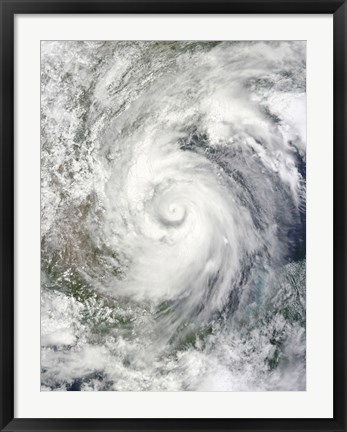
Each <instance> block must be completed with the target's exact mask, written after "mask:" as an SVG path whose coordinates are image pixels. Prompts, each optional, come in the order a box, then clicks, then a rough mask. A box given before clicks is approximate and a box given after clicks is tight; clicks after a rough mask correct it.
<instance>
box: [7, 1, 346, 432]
mask: <svg viewBox="0 0 347 432" xmlns="http://www.w3.org/2000/svg"><path fill="white" fill-rule="evenodd" d="M58 3H60V7H61V8H63V9H64V8H66V9H68V8H69V7H68V6H67V3H66V2H65V1H61V2H57V1H53V2H52V1H50V0H46V1H45V2H44V3H43V2H41V1H36V2H33V1H31V0H28V1H26V0H24V1H23V2H21V3H20V2H16V1H13V2H9V1H6V0H5V1H3V0H0V22H1V27H2V29H1V39H2V40H1V50H2V53H1V58H0V70H1V75H0V81H1V88H0V119H1V121H2V123H1V124H0V128H1V131H0V133H1V143H0V167H1V168H0V169H1V182H0V277H1V287H0V314H1V316H0V322H1V333H0V335H1V346H0V430H4V431H8V432H9V431H19V430H21V431H25V430H33V431H34V430H41V431H43V430H47V431H48V430H55V431H57V430H58V428H59V426H58V424H60V425H62V423H65V422H66V421H67V420H68V419H64V420H65V421H64V420H63V419H56V420H55V419H14V385H13V384H14V382H13V379H14V353H13V348H14V345H13V335H14V333H13V330H14V329H13V318H14V309H13V306H14V302H13V300H14V297H13V291H14V290H13V286H14V241H13V239H14V208H13V205H14V182H13V174H14V167H13V163H14V158H13V156H14V146H13V145H12V143H13V132H14V118H13V116H14V113H13V107H14V93H13V90H14V67H13V55H14V45H13V39H14V33H13V31H14V13H16V12H17V11H18V12H19V13H20V12H22V10H21V9H24V10H23V13H30V9H31V6H32V5H35V8H36V9H37V12H38V13H40V9H41V13H42V11H43V10H44V11H46V13H47V11H48V10H49V9H50V7H51V6H53V7H52V8H51V10H52V12H53V13H57V11H55V12H54V9H55V7H54V5H55V6H57V4H58ZM85 3H87V4H88V3H89V2H85ZM91 3H92V2H91ZM102 3H103V4H105V3H109V4H110V3H111V2H102ZM115 3H117V2H115ZM129 3H130V4H131V3H132V1H130V2H129ZM141 3H142V2H141ZM153 3H154V2H152V6H153ZM245 3H246V2H245ZM260 3H261V2H259V4H260ZM264 3H267V4H269V3H275V1H271V2H269V1H266V2H264ZM288 3H291V4H292V7H294V3H295V5H298V3H296V2H294V1H291V2H287V4H288ZM317 3H319V1H318V2H317ZM328 3H329V2H325V3H324V4H322V6H321V8H322V10H321V11H320V12H318V13H324V12H325V13H329V12H330V11H333V12H335V14H334V96H335V98H334V143H336V142H337V141H336V140H338V142H340V141H341V144H340V145H339V146H338V147H339V150H338V151H334V166H336V167H338V169H335V171H336V172H334V185H335V187H337V190H335V188H334V222H335V227H334V234H335V235H334V240H335V243H336V244H334V255H335V261H334V279H335V275H336V274H337V269H339V271H340V275H339V278H338V279H335V289H336V288H337V286H336V282H338V283H339V284H342V287H341V288H342V289H341V291H342V293H343V294H341V296H340V297H339V299H338V300H337V299H336V296H335V298H334V309H335V311H337V316H338V318H339V319H338V321H339V323H340V324H342V325H341V326H340V327H339V337H338V338H337V337H336V331H334V347H335V348H334V354H335V359H334V420H333V419H331V422H329V421H328V422H326V426H325V427H324V425H323V422H322V423H321V426H320V427H317V429H316V427H314V426H312V424H311V426H309V425H307V426H306V427H305V426H304V421H303V422H302V429H301V430H311V431H313V430H319V429H321V430H330V431H345V425H346V422H345V420H346V412H347V405H346V403H347V388H346V385H345V384H346V364H345V359H346V358H347V345H346V339H345V335H346V324H347V323H346V312H347V303H346V263H347V250H346V242H345V240H346V238H347V221H346V218H345V215H346V214H347V211H346V205H347V203H346V196H345V194H346V191H347V175H346V174H345V168H346V167H347V151H346V136H347V134H346V128H347V126H346V123H347V119H346V112H347V108H346V100H347V94H346V87H347V86H346V82H347V73H346V71H347V56H346V48H347V37H346V36H347V35H346V26H347V6H346V2H343V4H342V5H341V2H340V3H339V4H338V2H336V1H334V2H330V5H329V7H330V10H329V11H328V10H327V8H328V6H327V4H328ZM73 4H74V5H75V6H76V5H77V3H76V2H74V3H73ZM94 4H95V2H94ZM123 4H124V2H123ZM137 4H139V2H137ZM253 4H254V2H253ZM281 4H282V2H281V1H278V2H277V6H278V8H281ZM157 5H158V3H157ZM79 6H82V5H81V4H79ZM127 8H128V7H127ZM87 9H88V8H87ZM332 9H333V10H332ZM33 12H36V11H35V10H33V9H31V13H33ZM264 12H266V11H264ZM312 12H313V8H312ZM316 12H317V11H316ZM86 13H88V12H86ZM279 13H285V11H283V12H279ZM335 24H338V25H337V26H336V25H335ZM337 40H338V41H339V43H338V44H337V43H336V41H337ZM5 58H6V60H10V62H9V64H8V65H7V64H6V68H5ZM338 58H340V61H338ZM336 65H338V68H337V67H336ZM337 82H338V83H339V85H338V88H337ZM338 94H339V95H341V96H340V97H338V98H337V97H336V96H337V95H338ZM5 108H6V111H5ZM336 147H337V146H336ZM335 163H336V165H335ZM337 198H339V201H340V202H341V200H342V205H338V202H337ZM337 212H339V214H338V215H337V214H336V213H337ZM335 230H336V231H335ZM342 230H343V231H342ZM341 231H342V232H343V235H341ZM336 239H339V240H338V241H336ZM337 251H339V253H340V255H337V253H336V252H337ZM341 252H342V253H341ZM336 258H338V259H336ZM334 322H336V321H335V320H334ZM336 327H337V326H336V324H334V330H336ZM5 347H6V349H5ZM336 353H337V354H338V355H337V356H336ZM336 357H337V358H336ZM337 371H338V372H339V375H337V373H336V372H337ZM341 378H342V379H341ZM335 389H337V392H335ZM336 395H338V396H339V403H337V404H336V402H337V400H336V397H335V396H336ZM59 420H60V421H59ZM71 420H72V421H71V422H70V421H69V423H70V424H71V425H72V424H74V425H75V427H74V428H73V429H71V427H69V426H67V425H66V423H65V427H64V426H63V428H59V430H65V431H69V430H70V431H72V430H75V431H77V430H79V431H82V430H86V429H83V426H82V424H83V423H84V422H85V421H86V419H71ZM99 420H100V423H99V425H100V428H96V429H95V428H94V427H93V428H88V429H89V430H99V431H102V430H105V431H106V430H116V429H115V428H116V426H114V427H112V428H109V427H108V426H106V424H105V426H106V428H105V429H104V428H103V426H104V424H103V423H104V420H103V419H99ZM110 420H111V419H110ZM139 420H140V419H139ZM254 420H255V419H254ZM282 420H283V422H285V419H282ZM297 420H299V419H297ZM311 420H316V421H317V422H318V421H319V419H311ZM55 421H56V423H55V426H53V422H55ZM80 421H81V422H80ZM123 421H124V419H123ZM123 421H122V420H121V423H123ZM307 421H310V420H309V419H307ZM78 423H79V425H78ZM106 423H109V422H107V421H106ZM134 423H137V424H139V422H136V421H135V422H134ZM163 423H165V421H164V422H163ZM187 423H189V419H187ZM324 423H325V422H324ZM109 424H110V423H109ZM289 424H290V423H289ZM289 424H288V426H287V427H284V428H281V429H278V430H282V431H285V430H287V431H290V430H293V428H292V427H290V426H289ZM123 425H124V423H123ZM143 425H144V428H141V429H139V428H138V427H136V426H135V427H132V426H131V425H130V424H129V425H127V427H126V428H124V429H122V426H120V428H119V429H118V431H121V430H128V431H130V430H146V429H147V430H150V429H149V428H148V427H146V426H145V422H144V423H143ZM52 426H53V427H52ZM66 426H67V427H66ZM81 427H82V429H81ZM230 427H231V425H230ZM230 427H229V428H227V429H224V430H231V429H230ZM264 427H265V424H263V425H262V426H261V427H260V428H259V429H258V430H271V429H273V427H269V428H267V427H265V428H264ZM36 428H37V429H36ZM155 429H156V430H160V429H161V427H160V426H159V428H158V429H157V428H155ZM170 429H171V430H172V431H173V430H175V429H177V428H176V427H175V426H172V427H170ZM183 429H185V427H183V428H182V429H181V430H182V432H183ZM187 429H188V430H192V429H189V428H187ZM198 429H199V428H196V429H195V430H198ZM203 429H205V428H203ZM242 429H244V428H240V429H239V428H238V427H236V428H235V429H233V430H234V431H236V430H242ZM153 430H154V429H153ZM200 430H201V429H200ZM205 430H207V429H205ZM210 430H211V429H210ZM212 430H213V429H212ZM220 430H221V429H220ZM251 430H255V429H253V428H252V427H251V428H249V429H248V431H251ZM297 430H299V429H297Z"/></svg>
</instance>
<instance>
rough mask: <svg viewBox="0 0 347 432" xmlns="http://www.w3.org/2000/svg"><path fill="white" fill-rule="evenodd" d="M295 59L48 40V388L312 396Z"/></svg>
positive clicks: (200, 46) (299, 46) (267, 49)
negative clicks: (281, 392) (307, 366)
mask: <svg viewBox="0 0 347 432" xmlns="http://www.w3.org/2000/svg"><path fill="white" fill-rule="evenodd" d="M305 63H306V44H305V42H301V41H273V42H271V41H266V42H263V41H247V42H231V41H230V42H212V41H211V42H193V41H186V42H184V41H182V42H174V41H173V42H169V41H166V42H164V41H107V42H103V41H95V42H93V41H84V42H83V41H80V42H79V41H50V42H42V46H41V90H42V96H41V109H42V114H41V142H42V147H41V149H42V150H41V241H42V242H41V244H42V254H41V267H42V277H41V282H42V294H41V301H42V306H41V312H42V313H41V318H42V319H41V343H42V348H41V350H42V356H41V357H42V358H41V370H42V373H41V386H42V389H43V390H60V391H61V390H89V391H90V390H92V391H97V390H111V391H112V390H114V391H122V390H123V391H141V390H145V391H151V390H152V391H153V390H154V391H165V390H166V391H184V390H197V391H213V390H216V391H225V390H227V391H255V390H262V391H266V390H304V389H305V374H306V371H305V362H306V361H305V355H306V354H305V353H306V342H305V320H306V318H305V291H306V288H305V278H306V276H305V274H306V273H305V268H306V261H305V259H306V242H305V238H306V203H305V198H306V192H305V190H306V64H305Z"/></svg>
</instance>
